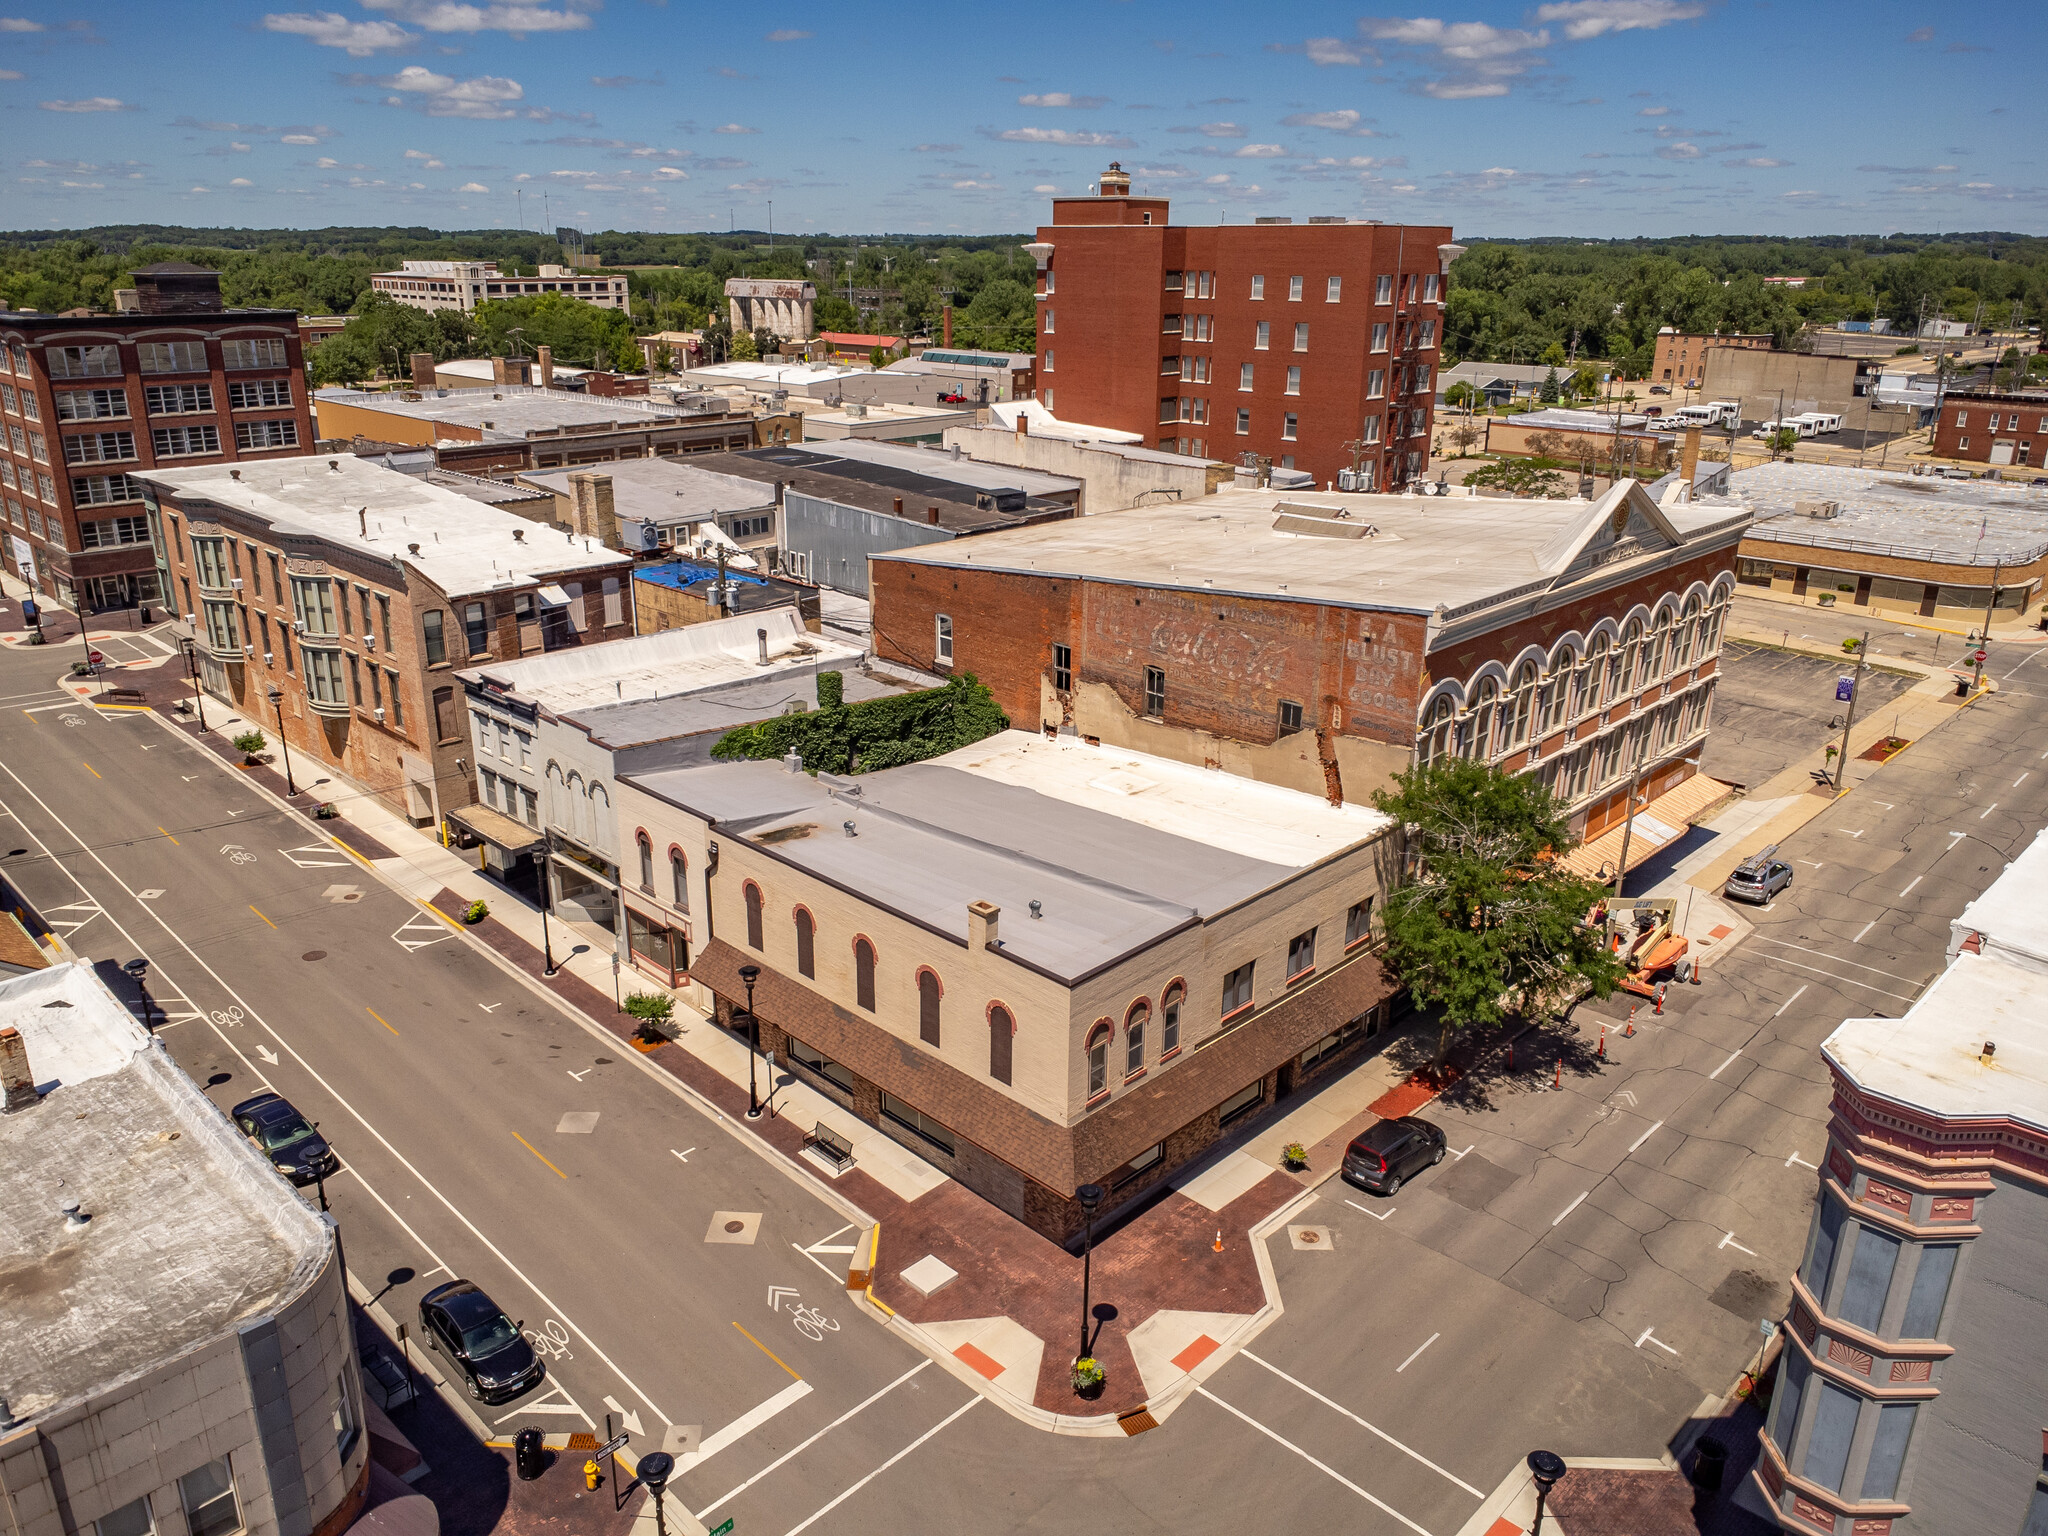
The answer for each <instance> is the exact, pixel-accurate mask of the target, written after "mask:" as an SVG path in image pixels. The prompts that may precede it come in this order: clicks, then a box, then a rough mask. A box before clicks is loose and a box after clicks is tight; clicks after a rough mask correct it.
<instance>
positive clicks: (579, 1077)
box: [562, 1067, 597, 1083]
mask: <svg viewBox="0 0 2048 1536" xmlns="http://www.w3.org/2000/svg"><path fill="white" fill-rule="evenodd" d="M562 1070H563V1071H564V1072H569V1069H568V1068H567V1067H564V1068H562ZM596 1070H597V1068H595V1067H585V1068H584V1069H583V1070H582V1071H581V1072H569V1075H570V1076H571V1077H573V1078H575V1079H576V1081H577V1082H579V1083H580V1082H582V1081H583V1079H585V1078H586V1077H588V1076H590V1074H591V1073H593V1072H595V1071H596Z"/></svg>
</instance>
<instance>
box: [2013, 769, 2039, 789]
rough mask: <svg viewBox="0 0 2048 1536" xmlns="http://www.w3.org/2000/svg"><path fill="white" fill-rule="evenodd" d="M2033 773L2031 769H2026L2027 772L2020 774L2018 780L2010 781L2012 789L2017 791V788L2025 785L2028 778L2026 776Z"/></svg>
mask: <svg viewBox="0 0 2048 1536" xmlns="http://www.w3.org/2000/svg"><path fill="white" fill-rule="evenodd" d="M2033 771H2034V770H2033V769H2031V768H2029V769H2028V770H2027V771H2026V773H2023V774H2021V775H2020V776H2019V777H2018V778H2016V779H2014V780H2013V781H2012V787H2013V788H2014V789H2018V788H2019V787H2020V786H2021V785H2022V784H2024V783H2026V782H2027V778H2028V775H2030V774H2032V773H2033Z"/></svg>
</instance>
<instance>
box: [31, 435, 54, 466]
mask: <svg viewBox="0 0 2048 1536" xmlns="http://www.w3.org/2000/svg"><path fill="white" fill-rule="evenodd" d="M28 456H29V457H30V458H32V459H34V460H35V461H36V462H37V463H38V464H47V463H49V462H50V444H49V441H48V440H47V439H46V438H45V437H44V436H43V434H42V433H40V432H31V433H29V435H28Z"/></svg>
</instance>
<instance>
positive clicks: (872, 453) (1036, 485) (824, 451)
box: [790, 438, 1081, 496]
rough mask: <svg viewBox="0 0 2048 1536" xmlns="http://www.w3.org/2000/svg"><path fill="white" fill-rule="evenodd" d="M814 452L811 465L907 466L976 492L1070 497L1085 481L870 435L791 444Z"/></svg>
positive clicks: (826, 469)
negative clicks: (837, 461) (836, 461)
mask: <svg viewBox="0 0 2048 1536" xmlns="http://www.w3.org/2000/svg"><path fill="white" fill-rule="evenodd" d="M790 446H791V447H794V448H798V449H800V450H801V451H802V452H804V453H807V454H810V455H812V456H813V458H812V462H811V463H810V464H809V465H808V466H807V467H808V468H811V469H818V470H825V471H828V472H829V471H830V470H831V469H832V463H831V461H832V460H833V459H850V460H853V461H854V462H856V463H861V464H876V465H881V466H883V467H885V468H889V469H907V470H909V471H910V472H911V473H912V474H918V475H924V476H927V477H928V478H930V479H933V480H949V481H951V482H952V483H953V484H955V485H964V486H966V487H967V488H968V489H969V490H974V491H1022V492H1023V493H1024V494H1025V495H1026V496H1069V495H1072V494H1073V493H1074V492H1075V491H1077V490H1079V489H1080V488H1081V482H1080V481H1079V480H1076V479H1074V478H1072V477H1071V476H1069V475H1049V474H1046V473H1045V472H1044V471H1043V470H1037V469H1022V468H1018V467H1017V466H1014V465H1010V464H983V463H980V462H979V461H977V460H974V459H970V458H968V457H967V456H966V455H965V454H962V455H961V456H960V457H959V458H957V459H956V458H954V457H953V455H952V454H951V453H950V452H948V451H946V450H944V449H939V448H915V447H912V446H910V445H909V444H906V443H878V442H873V441H870V440H869V439H867V438H834V439H833V440H832V441H831V442H829V443H800V444H791V445H790Z"/></svg>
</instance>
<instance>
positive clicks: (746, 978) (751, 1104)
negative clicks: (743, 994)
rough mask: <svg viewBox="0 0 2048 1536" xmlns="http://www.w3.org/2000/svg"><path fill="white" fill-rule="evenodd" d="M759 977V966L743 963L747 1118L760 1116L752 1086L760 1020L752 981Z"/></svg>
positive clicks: (759, 1097) (754, 1118)
mask: <svg viewBox="0 0 2048 1536" xmlns="http://www.w3.org/2000/svg"><path fill="white" fill-rule="evenodd" d="M760 979H761V967H759V966H758V965H743V966H741V967H740V980H741V981H743V982H745V983H746V987H747V1118H748V1119H749V1120H758V1119H760V1118H761V1095H760V1092H759V1090H757V1089H756V1088H755V1087H754V1058H755V1057H756V1056H759V1055H760V1054H761V1021H760V1020H759V1019H757V1018H755V1017H754V983H755V982H756V981H759V980H760Z"/></svg>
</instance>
